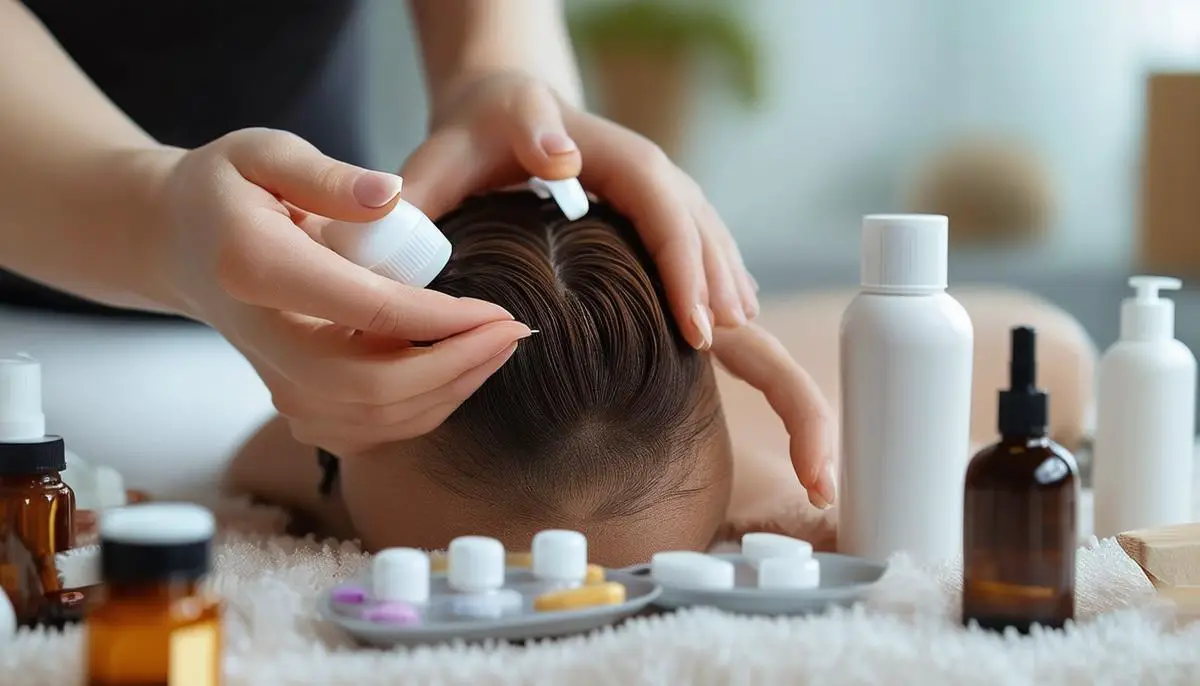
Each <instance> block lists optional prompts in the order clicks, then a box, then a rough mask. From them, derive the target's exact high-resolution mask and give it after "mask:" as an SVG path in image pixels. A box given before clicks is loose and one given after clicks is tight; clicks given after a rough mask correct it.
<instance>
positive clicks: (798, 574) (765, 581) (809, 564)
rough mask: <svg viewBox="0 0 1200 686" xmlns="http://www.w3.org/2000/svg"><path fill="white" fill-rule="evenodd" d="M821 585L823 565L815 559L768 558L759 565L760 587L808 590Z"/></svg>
mask: <svg viewBox="0 0 1200 686" xmlns="http://www.w3.org/2000/svg"><path fill="white" fill-rule="evenodd" d="M820 585H821V563H820V562H818V561H817V559H816V558H815V557H811V556H798V557H768V558H766V559H765V560H761V561H760V562H759V563H758V587H759V588H764V589H774V590H781V589H789V590H798V589H807V588H817V587H818V586H820Z"/></svg>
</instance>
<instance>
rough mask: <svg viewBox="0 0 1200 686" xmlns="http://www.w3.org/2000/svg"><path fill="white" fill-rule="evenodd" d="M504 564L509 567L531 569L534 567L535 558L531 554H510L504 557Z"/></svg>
mask: <svg viewBox="0 0 1200 686" xmlns="http://www.w3.org/2000/svg"><path fill="white" fill-rule="evenodd" d="M504 564H505V566H508V567H519V568H521V569H529V568H530V567H532V566H533V556H532V555H530V554H529V553H508V554H507V555H505V556H504Z"/></svg>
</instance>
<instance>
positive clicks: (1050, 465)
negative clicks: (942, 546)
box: [962, 327, 1079, 632]
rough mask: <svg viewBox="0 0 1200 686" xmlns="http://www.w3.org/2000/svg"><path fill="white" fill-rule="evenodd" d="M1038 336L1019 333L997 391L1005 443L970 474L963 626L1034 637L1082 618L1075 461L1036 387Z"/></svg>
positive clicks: (978, 460)
mask: <svg viewBox="0 0 1200 686" xmlns="http://www.w3.org/2000/svg"><path fill="white" fill-rule="evenodd" d="M1034 343H1035V334H1034V330H1033V329H1031V328H1026V327H1018V328H1015V329H1013V330H1012V360H1011V366H1010V388H1009V389H1008V390H1003V391H1001V392H1000V416H999V427H1000V441H999V442H998V443H996V444H995V445H993V446H990V447H988V448H984V449H983V450H982V451H980V452H979V453H978V454H977V455H975V457H974V458H972V459H971V463H970V465H969V466H968V467H967V477H966V489H965V499H964V511H963V596H962V606H963V607H962V612H963V622H964V623H965V624H970V623H971V622H976V623H978V624H979V625H980V626H981V627H983V628H987V629H994V630H1003V629H1004V628H1006V627H1014V628H1016V629H1017V630H1018V631H1021V632H1027V631H1028V630H1029V628H1030V627H1031V626H1033V625H1034V624H1040V625H1042V626H1044V627H1048V628H1058V627H1062V626H1063V624H1064V623H1065V622H1066V621H1067V620H1068V619H1072V618H1073V617H1074V615H1075V549H1076V547H1077V545H1078V540H1077V535H1078V534H1077V523H1076V516H1077V515H1076V512H1077V509H1076V508H1077V506H1078V502H1079V479H1078V477H1077V468H1076V465H1075V458H1074V457H1073V456H1072V455H1071V453H1069V452H1068V451H1067V450H1066V449H1065V448H1063V447H1062V446H1060V445H1058V444H1057V443H1055V442H1054V441H1052V440H1050V439H1049V437H1048V436H1047V419H1048V407H1047V406H1048V402H1047V396H1046V394H1045V393H1044V392H1042V391H1041V390H1039V389H1038V388H1037V386H1036V377H1037V374H1036V359H1035V353H1034V347H1035V346H1034Z"/></svg>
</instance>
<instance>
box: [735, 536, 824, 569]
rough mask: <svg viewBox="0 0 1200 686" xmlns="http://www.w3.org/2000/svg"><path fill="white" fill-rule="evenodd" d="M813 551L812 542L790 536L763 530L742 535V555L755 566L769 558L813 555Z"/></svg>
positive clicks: (748, 562)
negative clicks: (763, 531) (762, 531)
mask: <svg viewBox="0 0 1200 686" xmlns="http://www.w3.org/2000/svg"><path fill="white" fill-rule="evenodd" d="M812 551H813V548H812V544H811V543H809V542H808V541H802V540H800V539H798V538H792V537H790V536H781V535H779V534H769V533H761V532H758V533H749V534H746V535H744V536H742V556H743V557H745V558H746V563H747V564H749V565H750V566H751V567H755V568H757V567H758V565H759V563H760V562H762V561H763V560H766V559H767V558H771V557H812Z"/></svg>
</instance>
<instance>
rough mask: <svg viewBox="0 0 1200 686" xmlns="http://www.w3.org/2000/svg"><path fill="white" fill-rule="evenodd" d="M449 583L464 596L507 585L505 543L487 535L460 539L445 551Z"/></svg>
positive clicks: (461, 537)
mask: <svg viewBox="0 0 1200 686" xmlns="http://www.w3.org/2000/svg"><path fill="white" fill-rule="evenodd" d="M446 567H447V579H446V581H447V583H449V584H450V588H451V589H453V590H455V591H459V592H462V593H483V592H486V591H494V590H496V589H499V588H503V586H504V544H503V543H501V542H500V541H498V540H496V539H494V538H488V537H487V536H459V537H458V538H456V539H454V540H453V541H450V547H449V549H447V551H446Z"/></svg>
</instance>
